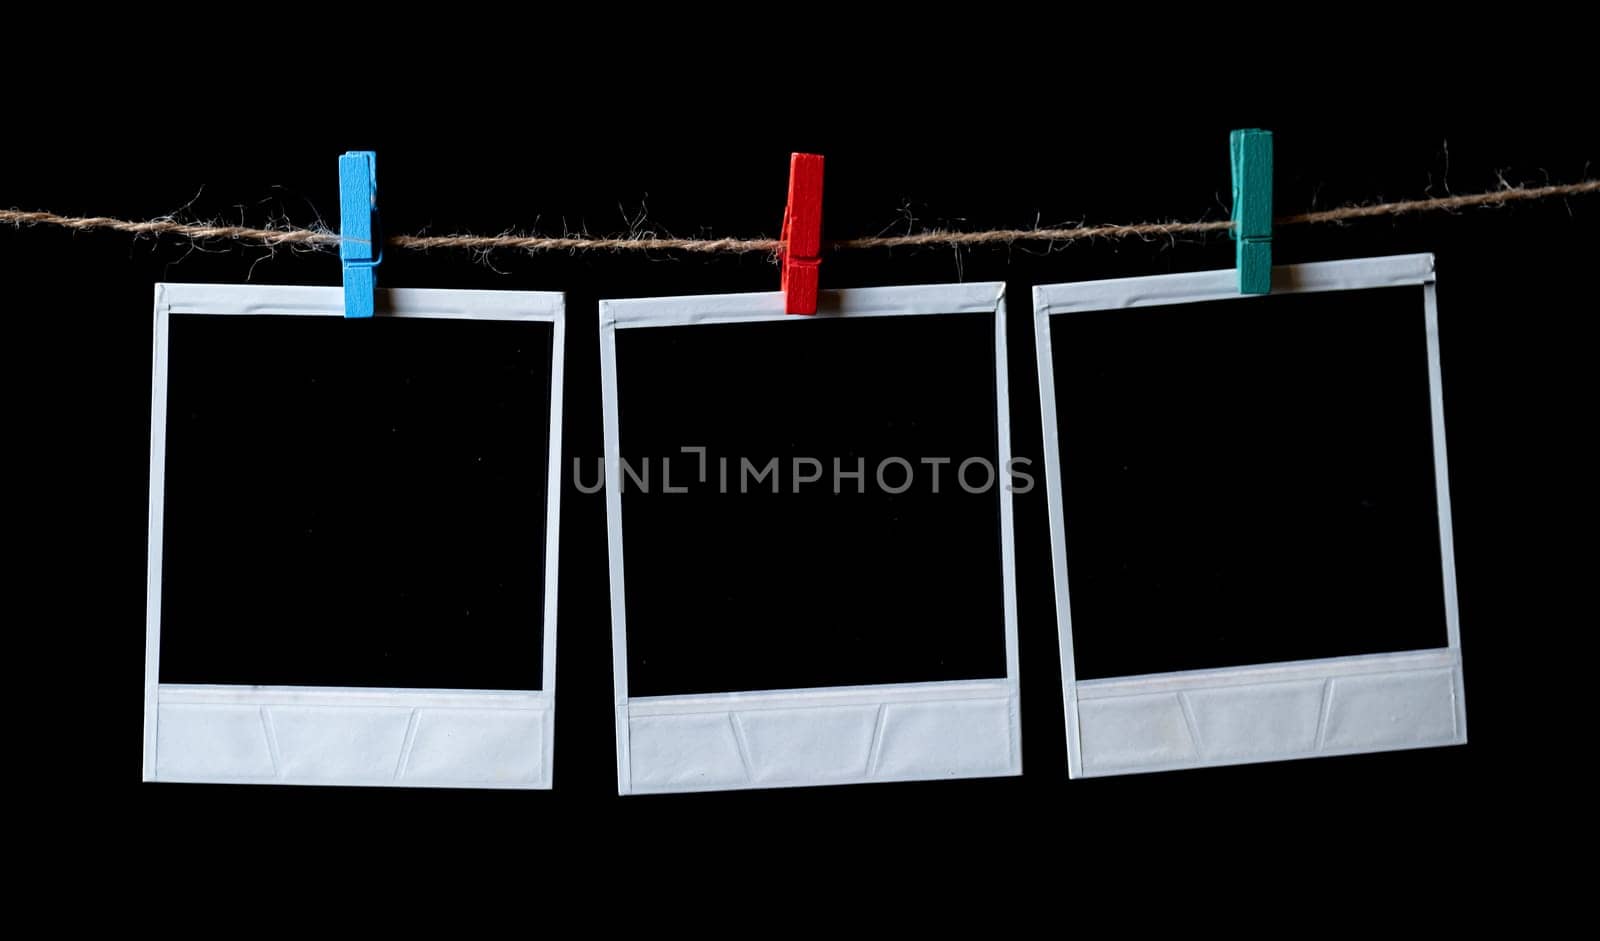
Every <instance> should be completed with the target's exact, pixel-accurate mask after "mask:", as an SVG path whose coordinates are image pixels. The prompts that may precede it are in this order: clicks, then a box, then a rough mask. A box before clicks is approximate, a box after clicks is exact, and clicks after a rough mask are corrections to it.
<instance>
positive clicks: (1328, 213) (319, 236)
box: [0, 180, 1600, 254]
mask: <svg viewBox="0 0 1600 941" xmlns="http://www.w3.org/2000/svg"><path fill="white" fill-rule="evenodd" d="M1596 192H1600V180H1584V181H1581V182H1577V183H1561V184H1553V185H1549V186H1533V187H1513V186H1507V187H1504V188H1502V189H1498V190H1492V191H1489V192H1484V193H1472V194H1468V195H1463V196H1439V197H1428V198H1424V199H1410V200H1402V201H1399V202H1386V203H1373V204H1369V205H1348V206H1342V207H1340V208H1337V209H1325V210H1319V211H1316V212H1304V213H1299V214H1297V215H1291V216H1283V217H1280V218H1278V219H1275V220H1274V221H1273V224H1274V225H1275V226H1295V225H1314V224H1328V223H1340V222H1351V221H1355V220H1357V219H1370V218H1374V217H1377V216H1400V215H1409V214H1413V213H1422V212H1454V211H1459V210H1463V209H1473V208H1485V207H1498V206H1505V205H1507V204H1510V203H1518V202H1530V201H1533V200H1542V199H1557V198H1562V197H1570V196H1581V195H1585V194H1590V193H1596ZM0 223H10V224H12V225H16V226H19V227H20V226H40V225H43V226H57V227H61V228H66V229H73V230H77V231H100V230H105V231H112V232H122V233H126V234H131V235H154V236H177V237H181V238H188V239H193V240H200V241H212V240H230V241H238V242H250V243H255V244H259V245H267V246H301V247H307V248H313V249H333V248H337V247H338V245H339V243H340V241H341V239H340V236H339V233H337V232H332V231H329V230H327V229H325V228H316V229H304V228H256V227H251V226H237V225H216V224H214V223H207V222H182V221H179V220H178V219H175V218H172V217H162V218H157V219H148V220H144V221H135V220H129V219H117V218H113V217H110V216H65V215H59V214H57V213H53V212H42V211H28V210H20V209H0ZM1232 227H1233V223H1232V222H1231V221H1228V220H1219V221H1206V222H1145V223H1134V224H1122V225H1074V226H1064V227H1055V228H1031V229H985V230H982V231H973V232H962V231H951V230H943V229H936V230H930V231H927V232H918V233H913V234H908V235H881V236H869V237H865V238H851V239H839V240H834V241H830V242H826V243H825V244H824V246H823V247H824V249H825V250H826V251H830V252H840V251H859V250H866V249H886V248H922V247H937V246H947V247H948V246H973V245H994V244H1007V245H1009V244H1016V243H1019V242H1020V243H1029V242H1035V243H1036V242H1046V243H1060V242H1072V241H1078V240H1082V239H1116V238H1138V239H1160V238H1171V237H1174V236H1180V235H1197V234H1206V233H1213V232H1225V231H1227V230H1228V229H1230V228H1232ZM780 245H781V243H780V242H779V240H777V239H770V238H656V237H650V236H614V237H601V238H590V237H573V236H542V235H397V236H391V237H390V238H388V239H385V240H384V246H385V247H386V248H399V249H410V250H429V249H435V248H456V249H461V248H464V249H471V250H473V251H480V252H481V251H492V250H510V251H524V252H547V251H571V252H577V251H643V252H650V251H665V252H693V253H700V254H741V253H749V252H776V251H777V250H778V249H779V247H780Z"/></svg>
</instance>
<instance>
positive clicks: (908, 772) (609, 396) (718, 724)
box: [600, 283, 1022, 794]
mask: <svg viewBox="0 0 1600 941" xmlns="http://www.w3.org/2000/svg"><path fill="white" fill-rule="evenodd" d="M964 313H992V314H993V315H994V318H995V323H994V330H995V407H996V409H997V416H996V428H997V432H998V434H997V446H998V458H999V462H1000V463H999V467H1000V468H1002V469H1003V468H1007V467H1009V462H1010V459H1011V423H1010V403H1009V392H1008V390H1009V383H1008V380H1007V373H1006V316H1005V313H1006V307H1005V285H1004V284H1001V283H981V284H956V285H929V286H915V287H882V288H859V289H853V290H841V291H823V292H821V294H820V295H819V299H818V303H817V313H816V317H815V318H813V317H802V316H792V315H789V314H786V313H784V302H783V295H782V294H781V293H761V294H722V295H706V296H696V297H668V298H641V299H633V300H611V301H601V302H600V384H601V395H602V408H603V411H604V416H605V488H606V522H607V535H608V544H609V550H610V553H609V554H610V563H611V572H610V574H611V656H612V675H613V681H614V684H615V688H616V722H617V792H618V793H619V794H645V793H663V792H680V791H719V790H733V789H744V788H766V787H797V786H808V785H822V784H855V783H866V782H876V781H916V780H930V779H940V778H970V777H996V776H1003V775H1017V774H1021V773H1022V751H1021V722H1020V719H1019V712H1018V708H1019V700H1018V674H1019V671H1018V656H1017V603H1016V560H1015V549H1014V545H1013V535H1012V530H1013V524H1012V495H1011V491H1010V487H1009V486H1008V485H1007V484H1005V483H1004V482H1003V481H1004V479H1005V472H1004V470H1000V471H999V472H998V473H997V481H996V486H997V487H999V488H1000V554H1001V574H1002V592H1003V598H1004V602H1003V606H1002V607H1003V611H1002V616H1003V618H1004V627H1005V645H1006V675H1005V677H1004V678H1003V679H985V680H954V681H942V682H925V683H895V684H878V685H867V686H841V687H818V688H810V689H785V690H761V691H752V692H732V693H711V694H689V695H671V696H647V697H630V696H629V695H628V632H627V608H626V594H625V592H624V590H623V544H622V470H621V446H620V417H619V416H620V412H619V403H618V400H617V399H618V393H617V331H618V330H636V329H647V328H650V327H668V326H694V325H701V324H728V323H748V322H752V321H772V322H783V323H789V324H791V325H792V327H791V329H795V330H804V329H806V327H807V325H808V324H810V323H812V322H813V321H814V319H833V318H860V317H887V316H897V315H915V314H964Z"/></svg>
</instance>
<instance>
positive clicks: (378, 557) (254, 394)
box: [161, 314, 554, 689]
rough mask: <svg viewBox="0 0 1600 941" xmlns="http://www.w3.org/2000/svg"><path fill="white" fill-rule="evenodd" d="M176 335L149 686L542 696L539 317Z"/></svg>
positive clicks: (179, 321) (546, 375)
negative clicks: (154, 657)
mask: <svg viewBox="0 0 1600 941" xmlns="http://www.w3.org/2000/svg"><path fill="white" fill-rule="evenodd" d="M168 329H169V333H170V337H169V343H168V370H167V450H166V473H165V480H166V486H165V494H164V496H165V506H164V510H165V512H164V514H163V516H164V528H163V531H162V543H163V550H162V551H163V555H162V560H161V561H162V583H161V584H162V592H161V682H163V683H226V684H234V685H245V686H251V685H262V686H372V687H407V688H421V689H538V688H539V686H540V683H541V682H542V679H543V675H544V674H543V669H542V665H543V653H544V644H543V636H544V635H543V628H544V570H545V568H544V562H545V544H546V533H545V516H546V513H547V509H548V503H547V501H546V499H545V497H546V494H547V493H548V491H547V489H546V486H545V478H546V477H548V476H549V467H550V463H549V455H550V448H549V437H548V434H549V427H550V369H551V358H550V350H551V345H552V337H553V335H554V331H553V328H552V326H551V324H549V323H537V322H535V323H518V322H506V321H468V322H462V321H442V320H422V319H415V320H413V319H402V318H394V319H383V318H372V319H368V320H359V321H357V320H346V319H344V318H338V319H334V318H325V317H247V316H226V317H218V316H205V315H193V314H175V315H173V316H172V318H171V323H170V326H169V328H168Z"/></svg>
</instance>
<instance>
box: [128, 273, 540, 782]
mask: <svg viewBox="0 0 1600 941" xmlns="http://www.w3.org/2000/svg"><path fill="white" fill-rule="evenodd" d="M376 300H377V307H378V312H377V316H379V317H407V318H426V319H444V320H501V321H539V322H546V323H550V324H551V325H552V330H553V333H552V337H551V372H550V416H549V431H548V434H549V449H550V450H549V455H550V457H549V465H548V468H547V471H546V473H547V474H548V478H547V485H546V486H547V491H548V492H547V494H546V497H547V506H546V511H545V512H546V518H545V524H546V525H545V565H544V592H543V608H544V610H543V626H544V636H543V660H544V663H543V671H542V672H543V675H542V677H541V682H540V688H539V689H538V690H512V691H501V690H434V689H380V688H368V687H308V686H237V685H212V684H171V683H162V682H161V681H160V677H161V667H160V652H161V563H162V548H163V542H162V527H163V522H164V518H163V506H164V501H163V496H164V489H165V486H164V485H165V469H166V438H167V421H166V416H167V373H168V356H169V343H168V340H169V328H170V323H171V316H172V315H173V314H204V315H219V316H227V315H239V314H255V315H259V314H269V315H283V316H312V317H342V316H344V291H343V290H342V289H341V288H336V287H299V286H289V287H286V286H257V285H235V284H157V285H156V303H155V364H154V390H153V393H152V400H151V407H150V529H149V570H148V579H149V581H148V589H147V601H146V604H147V607H146V613H145V623H146V631H145V697H144V771H143V776H144V780H146V781H183V782H196V783H217V784H314V785H364V786H398V787H462V788H466V787H471V788H515V789H529V788H531V789H548V788H549V787H550V786H551V782H552V775H553V758H554V747H555V735H554V732H555V684H556V589H557V587H558V578H557V572H558V568H559V565H558V563H559V554H560V529H561V526H560V518H561V493H562V485H561V481H562V478H561V423H562V363H563V348H564V344H565V339H564V336H565V300H564V295H562V294H560V293H553V292H542V291H540V292H534V291H452V290H418V289H394V290H380V291H378V292H377V298H376Z"/></svg>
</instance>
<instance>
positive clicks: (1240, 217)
mask: <svg viewBox="0 0 1600 941" xmlns="http://www.w3.org/2000/svg"><path fill="white" fill-rule="evenodd" d="M1228 153H1229V156H1230V157H1231V158H1232V163H1233V223H1234V225H1233V229H1232V230H1231V231H1230V232H1229V233H1228V234H1229V235H1231V236H1232V237H1233V238H1234V239H1235V240H1236V241H1237V243H1238V247H1237V250H1236V252H1235V256H1236V258H1237V265H1238V267H1239V293H1240V294H1266V293H1268V292H1270V291H1271V290H1272V132H1271V131H1261V130H1256V129H1253V128H1252V129H1249V130H1242V131H1234V132H1233V133H1232V134H1229V135H1228Z"/></svg>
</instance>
